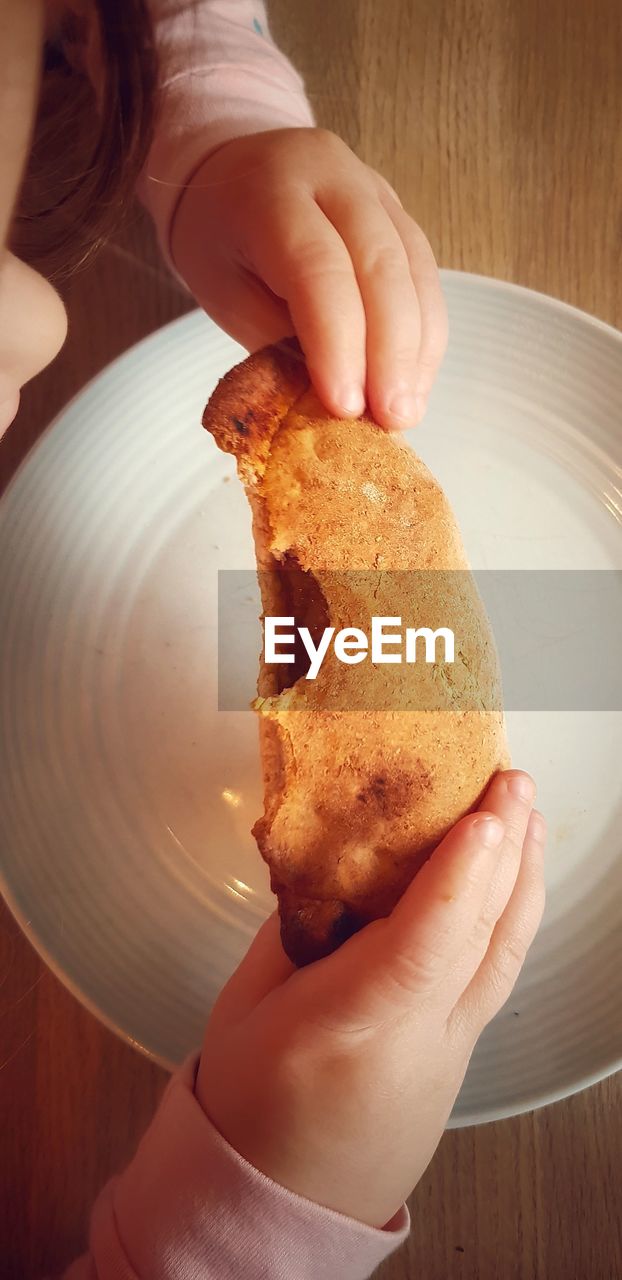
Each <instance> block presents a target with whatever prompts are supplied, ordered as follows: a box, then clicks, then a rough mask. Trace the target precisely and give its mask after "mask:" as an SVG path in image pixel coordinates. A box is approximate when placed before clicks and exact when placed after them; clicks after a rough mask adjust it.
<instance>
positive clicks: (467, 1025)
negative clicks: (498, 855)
mask: <svg viewBox="0 0 622 1280" xmlns="http://www.w3.org/2000/svg"><path fill="white" fill-rule="evenodd" d="M545 845H546V824H545V821H544V818H543V817H542V814H541V813H538V811H537V810H534V811H533V813H532V814H531V817H530V819H529V826H528V828H527V834H526V837H525V841H524V846H523V854H522V858H521V865H520V870H519V873H518V876H517V878H516V884H515V886H514V890H513V893H512V895H511V897H510V900H509V902H508V904H507V907H506V908H505V911H504V912H503V914H502V916H501V917H500V919H499V921H498V922H497V924H496V925H495V928H494V930H493V933H492V936H491V940H490V944H489V946H488V949H487V951H486V954H485V956H484V958H483V960H482V962H481V964H480V966H479V969H478V970H477V972H476V974H475V976H474V977H473V978H472V980H471V982H470V984H469V986H468V987H467V989H466V990H465V992H464V994H463V995H462V997H461V999H460V1000H459V1002H458V1004H457V1005H456V1008H455V1009H454V1012H453V1014H452V1017H451V1022H452V1024H453V1026H454V1027H458V1028H460V1030H461V1031H463V1032H464V1031H466V1033H467V1036H470V1037H473V1036H478V1035H479V1034H480V1033H481V1031H482V1030H483V1028H484V1027H485V1026H486V1024H487V1023H488V1022H490V1020H491V1018H493V1017H494V1016H495V1014H496V1013H498V1012H499V1009H501V1007H502V1006H503V1005H504V1004H505V1002H506V1000H507V999H508V996H509V995H510V993H511V991H512V988H513V987H514V984H515V982H516V980H517V978H518V975H519V973H520V971H521V969H522V967H523V963H524V961H525V956H526V955H527V952H528V950H529V948H530V946H531V944H532V942H533V940H534V938H535V936H536V933H537V931H538V928H539V925H540V921H541V919H542V914H543V911H544V902H545V889H544V849H545Z"/></svg>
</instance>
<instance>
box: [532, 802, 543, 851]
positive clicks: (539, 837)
mask: <svg viewBox="0 0 622 1280" xmlns="http://www.w3.org/2000/svg"><path fill="white" fill-rule="evenodd" d="M529 835H530V836H531V839H532V840H535V842H536V844H546V821H545V819H544V818H543V816H542V814H541V813H540V812H539V810H538V809H534V810H533V812H532V814H531V817H530V819H529Z"/></svg>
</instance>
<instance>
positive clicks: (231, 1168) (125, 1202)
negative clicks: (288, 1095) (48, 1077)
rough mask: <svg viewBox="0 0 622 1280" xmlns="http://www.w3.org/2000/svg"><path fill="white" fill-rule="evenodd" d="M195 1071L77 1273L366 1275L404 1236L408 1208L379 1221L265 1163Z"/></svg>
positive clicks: (174, 1089) (224, 1278) (282, 1278)
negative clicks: (349, 1212) (282, 1181)
mask: <svg viewBox="0 0 622 1280" xmlns="http://www.w3.org/2000/svg"><path fill="white" fill-rule="evenodd" d="M195 1074H196V1061H191V1062H188V1063H186V1065H185V1066H184V1067H183V1068H182V1069H181V1070H180V1071H178V1072H177V1073H176V1075H175V1076H173V1079H172V1080H171V1083H170V1084H169V1086H168V1088H167V1090H166V1093H165V1095H164V1098H163V1099H162V1102H161V1104H160V1107H159V1110H158V1112H157V1114H156V1116H155V1118H154V1120H153V1121H152V1123H151V1125H150V1127H149V1129H148V1130H147V1133H146V1134H145V1136H144V1138H143V1140H142V1142H141V1144H140V1147H139V1149H138V1151H137V1153H136V1155H135V1157H134V1159H133V1161H132V1163H131V1164H130V1165H129V1167H128V1168H127V1169H126V1170H125V1172H124V1173H122V1174H121V1176H120V1177H118V1178H114V1179H113V1180H112V1181H111V1182H110V1183H108V1185H107V1186H106V1187H105V1188H104V1190H103V1191H102V1193H101V1195H100V1197H99V1199H98V1201H97V1203H96V1205H95V1208H94V1210H93V1214H92V1218H91V1229H90V1238H89V1253H88V1254H86V1255H84V1256H83V1257H82V1258H80V1259H78V1261H77V1262H75V1263H74V1264H73V1266H72V1267H70V1269H69V1271H68V1272H67V1274H66V1276H65V1280H199V1277H200V1280H265V1277H266V1276H269V1277H270V1280H324V1278H325V1277H326V1280H328V1277H330V1280H333V1277H335V1276H339V1277H340V1278H342V1280H364V1278H365V1277H367V1276H369V1275H371V1272H372V1271H373V1270H374V1268H375V1267H376V1266H377V1265H378V1264H379V1263H380V1262H382V1260H383V1259H384V1258H386V1257H387V1256H388V1255H389V1254H390V1253H391V1252H392V1251H393V1249H395V1248H397V1246H398V1245H400V1244H401V1243H402V1242H403V1240H404V1239H405V1238H406V1235H407V1232H408V1225H409V1220H408V1213H407V1211H406V1210H405V1209H402V1210H400V1212H399V1213H398V1214H397V1215H396V1217H395V1220H394V1221H393V1222H392V1223H391V1224H390V1226H389V1227H388V1228H387V1229H386V1230H385V1231H378V1230H376V1229H374V1228H373V1227H369V1226H366V1225H365V1224H363V1223H361V1222H356V1221H354V1220H352V1219H348V1218H345V1217H343V1216H342V1215H341V1214H339V1213H335V1212H333V1211H332V1210H330V1209H324V1208H322V1207H321V1206H320V1205H318V1204H314V1203H312V1202H311V1201H309V1200H305V1199H303V1198H301V1197H300V1196H296V1195H294V1194H293V1193H292V1192H290V1191H286V1190H285V1189H284V1188H283V1187H281V1186H278V1185H277V1184H276V1183H274V1182H272V1181H271V1180H270V1179H269V1178H267V1177H265V1176H264V1175H263V1174H262V1173H259V1172H258V1171H257V1170H256V1169H254V1168H253V1167H252V1166H251V1165H250V1164H248V1163H247V1162H246V1160H244V1159H243V1158H242V1157H241V1156H239V1155H238V1154H237V1153H236V1152H235V1151H234V1150H233V1149H232V1148H231V1147H230V1146H229V1144H228V1143H227V1142H226V1141H225V1140H224V1138H221V1137H220V1135H219V1133H218V1132H217V1130H216V1129H215V1128H214V1126H213V1125H212V1123H211V1121H210V1120H209V1119H208V1118H207V1116H206V1115H205V1113H204V1111H203V1110H202V1109H201V1107H200V1105H199V1103H198V1102H197V1099H196V1097H195V1095H194V1080H195Z"/></svg>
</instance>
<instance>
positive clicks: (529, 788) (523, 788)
mask: <svg viewBox="0 0 622 1280" xmlns="http://www.w3.org/2000/svg"><path fill="white" fill-rule="evenodd" d="M506 783H507V788H508V791H509V793H510V795H511V796H514V799H515V800H525V801H526V802H527V803H528V804H533V802H534V800H535V797H536V788H535V786H534V784H533V782H532V780H531V778H530V777H528V775H527V774H526V773H511V774H510V775H509V777H507V778H506Z"/></svg>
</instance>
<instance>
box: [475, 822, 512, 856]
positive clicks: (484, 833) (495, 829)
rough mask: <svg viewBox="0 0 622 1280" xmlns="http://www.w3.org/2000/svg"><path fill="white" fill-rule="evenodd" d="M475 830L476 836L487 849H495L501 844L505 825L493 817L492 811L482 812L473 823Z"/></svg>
mask: <svg viewBox="0 0 622 1280" xmlns="http://www.w3.org/2000/svg"><path fill="white" fill-rule="evenodd" d="M473 826H474V827H475V829H476V831H477V838H478V840H480V841H481V843H482V844H484V845H486V848H487V849H496V848H498V846H499V845H500V844H501V841H502V840H503V837H504V835H505V827H504V825H503V823H502V822H501V820H500V819H499V818H495V816H494V814H493V813H482V814H481V815H480V817H479V818H476V819H475V822H474V823H473Z"/></svg>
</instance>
